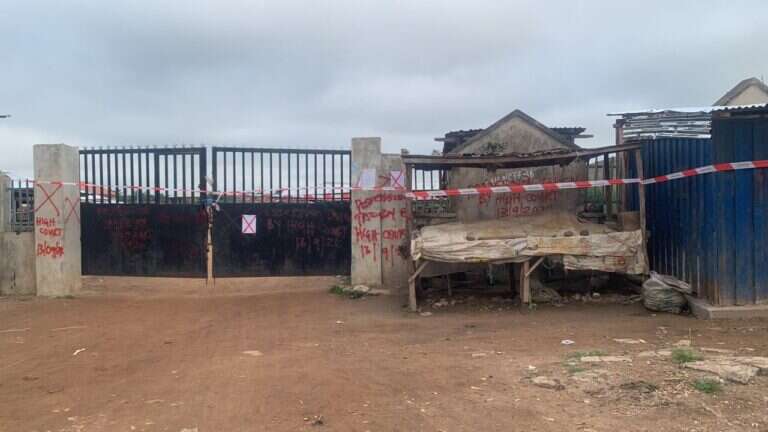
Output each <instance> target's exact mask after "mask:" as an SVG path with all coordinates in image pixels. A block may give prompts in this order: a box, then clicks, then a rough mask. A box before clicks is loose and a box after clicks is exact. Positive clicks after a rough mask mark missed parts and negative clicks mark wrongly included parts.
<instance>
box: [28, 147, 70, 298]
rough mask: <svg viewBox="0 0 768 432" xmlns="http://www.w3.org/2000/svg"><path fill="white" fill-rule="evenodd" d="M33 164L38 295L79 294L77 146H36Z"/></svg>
mask: <svg viewBox="0 0 768 432" xmlns="http://www.w3.org/2000/svg"><path fill="white" fill-rule="evenodd" d="M34 164H35V257H36V258H35V265H36V273H37V284H36V285H37V295H40V296H63V295H71V294H77V293H78V292H79V291H80V287H81V264H80V259H81V258H80V252H81V247H80V188H79V186H78V182H79V181H80V167H79V156H78V150H77V147H70V146H67V145H64V144H38V145H35V146H34ZM56 182H65V183H69V184H61V183H56Z"/></svg>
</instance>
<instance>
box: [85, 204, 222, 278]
mask: <svg viewBox="0 0 768 432" xmlns="http://www.w3.org/2000/svg"><path fill="white" fill-rule="evenodd" d="M80 208H81V211H82V213H81V218H82V232H81V237H82V243H83V248H82V258H83V260H82V267H83V274H85V275H99V276H173V277H204V276H205V236H206V233H207V229H208V217H207V215H206V213H205V209H204V208H203V206H201V205H198V206H193V205H188V204H164V205H153V204H135V205H124V204H93V203H82V204H81V206H80Z"/></svg>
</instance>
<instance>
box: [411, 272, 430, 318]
mask: <svg viewBox="0 0 768 432" xmlns="http://www.w3.org/2000/svg"><path fill="white" fill-rule="evenodd" d="M427 263H429V261H423V262H422V263H421V264H419V265H418V267H416V270H415V271H414V272H413V274H412V275H411V277H409V278H408V307H409V308H410V310H411V312H416V311H418V310H419V305H418V303H417V302H416V280H417V279H418V278H419V274H421V271H422V270H424V267H426V266H427Z"/></svg>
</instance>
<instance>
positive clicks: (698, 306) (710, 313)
mask: <svg viewBox="0 0 768 432" xmlns="http://www.w3.org/2000/svg"><path fill="white" fill-rule="evenodd" d="M686 298H687V299H688V304H689V305H690V306H691V312H693V315H694V316H695V317H696V318H699V319H746V318H768V304H763V305H745V306H713V305H711V304H709V303H708V302H707V301H706V300H704V299H700V298H696V297H693V296H686Z"/></svg>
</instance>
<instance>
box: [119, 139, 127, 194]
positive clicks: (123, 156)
mask: <svg viewBox="0 0 768 432" xmlns="http://www.w3.org/2000/svg"><path fill="white" fill-rule="evenodd" d="M120 158H121V159H122V162H123V175H122V178H123V204H127V203H128V200H127V199H126V197H127V196H128V188H126V181H125V172H126V165H125V152H122V153H120Z"/></svg>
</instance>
